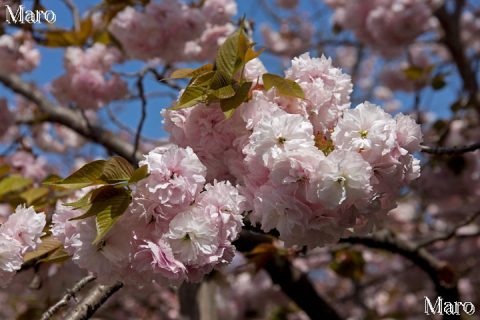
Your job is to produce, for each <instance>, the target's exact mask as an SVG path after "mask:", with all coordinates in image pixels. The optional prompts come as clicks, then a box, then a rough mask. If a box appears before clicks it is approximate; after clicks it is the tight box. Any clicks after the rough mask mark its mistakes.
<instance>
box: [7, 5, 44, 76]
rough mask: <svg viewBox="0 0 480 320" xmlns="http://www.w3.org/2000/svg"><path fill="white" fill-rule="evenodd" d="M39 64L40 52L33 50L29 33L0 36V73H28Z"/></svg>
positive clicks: (33, 44)
mask: <svg viewBox="0 0 480 320" xmlns="http://www.w3.org/2000/svg"><path fill="white" fill-rule="evenodd" d="M2 9H3V8H2ZM39 62H40V51H39V50H38V49H37V48H35V42H34V41H33V39H32V35H31V34H30V33H28V32H26V31H18V32H17V33H15V34H13V35H9V34H3V35H1V36H0V72H2V73H23V72H30V71H32V70H33V69H34V68H35V67H36V66H37V65H38V63H39Z"/></svg>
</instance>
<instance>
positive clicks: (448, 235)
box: [417, 211, 480, 249]
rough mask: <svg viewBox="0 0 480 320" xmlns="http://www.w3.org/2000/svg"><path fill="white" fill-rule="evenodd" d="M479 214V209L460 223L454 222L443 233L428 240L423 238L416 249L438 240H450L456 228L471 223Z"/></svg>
mask: <svg viewBox="0 0 480 320" xmlns="http://www.w3.org/2000/svg"><path fill="white" fill-rule="evenodd" d="M479 216H480V211H477V212H475V213H473V214H471V215H469V216H468V217H467V218H465V219H464V220H463V221H461V222H460V223H458V224H456V225H455V226H453V227H452V228H451V229H450V231H448V232H446V233H445V234H442V235H440V236H437V237H433V238H431V239H428V240H425V241H423V242H421V243H420V244H419V245H418V246H417V249H420V248H424V247H428V246H430V245H432V244H434V243H436V242H439V241H447V240H450V239H451V238H453V237H454V236H455V235H456V234H457V231H458V229H460V228H462V227H464V226H466V225H468V224H470V223H472V222H473V221H475V219H477V218H478V217H479Z"/></svg>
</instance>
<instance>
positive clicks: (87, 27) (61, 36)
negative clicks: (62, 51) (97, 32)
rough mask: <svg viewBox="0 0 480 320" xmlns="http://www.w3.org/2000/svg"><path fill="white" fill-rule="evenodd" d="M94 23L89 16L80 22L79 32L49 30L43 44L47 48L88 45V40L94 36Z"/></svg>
mask: <svg viewBox="0 0 480 320" xmlns="http://www.w3.org/2000/svg"><path fill="white" fill-rule="evenodd" d="M93 31H94V29H93V22H92V18H91V17H90V16H89V17H87V18H85V19H84V20H82V21H80V29H79V30H62V29H55V30H49V31H47V32H46V33H45V39H43V40H42V41H41V43H42V44H43V45H44V46H46V47H54V48H56V47H68V46H83V45H84V44H86V43H87V41H88V38H89V37H90V36H91V35H92V33H93Z"/></svg>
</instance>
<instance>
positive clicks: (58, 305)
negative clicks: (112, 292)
mask: <svg viewBox="0 0 480 320" xmlns="http://www.w3.org/2000/svg"><path fill="white" fill-rule="evenodd" d="M95 279H96V277H95V276H93V275H88V276H86V277H85V278H83V279H81V280H80V281H78V282H77V283H75V285H74V286H73V287H72V288H71V289H68V290H67V292H66V293H65V295H64V296H63V297H62V298H61V299H60V300H59V301H58V302H57V303H55V304H54V305H53V306H51V307H50V308H48V310H47V311H45V313H44V314H42V317H41V318H40V319H41V320H48V319H50V318H51V317H52V316H53V315H54V314H55V313H57V312H58V311H59V310H60V309H61V308H63V307H65V306H66V305H67V304H68V302H69V301H70V299H72V298H74V297H75V295H76V294H77V293H78V292H79V291H80V290H82V289H83V288H84V287H85V286H86V285H87V284H89V283H90V282H92V281H94V280H95Z"/></svg>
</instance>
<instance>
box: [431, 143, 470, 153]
mask: <svg viewBox="0 0 480 320" xmlns="http://www.w3.org/2000/svg"><path fill="white" fill-rule="evenodd" d="M478 149H480V142H477V143H474V144H471V145H468V146H463V147H428V146H422V152H425V153H429V154H435V155H458V154H462V153H467V152H472V151H475V150H478Z"/></svg>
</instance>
